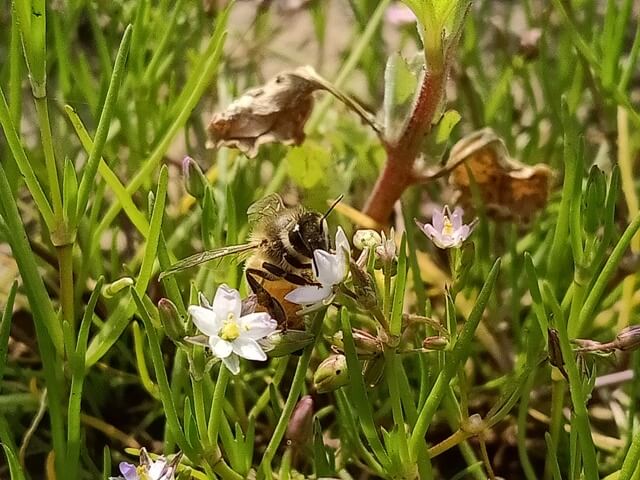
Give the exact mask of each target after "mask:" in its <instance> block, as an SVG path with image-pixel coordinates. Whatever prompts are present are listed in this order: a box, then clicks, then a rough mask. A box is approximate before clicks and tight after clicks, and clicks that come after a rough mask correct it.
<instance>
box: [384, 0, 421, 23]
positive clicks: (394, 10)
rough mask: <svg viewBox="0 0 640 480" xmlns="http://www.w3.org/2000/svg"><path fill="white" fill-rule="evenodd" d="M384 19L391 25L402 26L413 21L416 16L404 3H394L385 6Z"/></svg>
mask: <svg viewBox="0 0 640 480" xmlns="http://www.w3.org/2000/svg"><path fill="white" fill-rule="evenodd" d="M385 20H386V21H387V22H388V23H389V24H391V25H396V26H402V25H408V24H411V23H415V22H416V16H415V15H414V14H413V12H412V11H411V9H410V8H409V7H407V6H406V5H404V4H402V3H394V4H393V5H390V6H389V7H388V8H387V11H386V12H385Z"/></svg>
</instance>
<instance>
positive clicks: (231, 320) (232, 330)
mask: <svg viewBox="0 0 640 480" xmlns="http://www.w3.org/2000/svg"><path fill="white" fill-rule="evenodd" d="M218 335H219V336H220V338H221V339H223V340H226V341H227V342H231V341H233V340H235V339H236V338H238V337H239V336H240V326H239V325H238V322H237V321H236V316H235V315H234V314H233V313H231V312H229V315H228V316H227V319H226V320H225V321H224V323H223V324H222V328H221V329H220V333H219V334H218Z"/></svg>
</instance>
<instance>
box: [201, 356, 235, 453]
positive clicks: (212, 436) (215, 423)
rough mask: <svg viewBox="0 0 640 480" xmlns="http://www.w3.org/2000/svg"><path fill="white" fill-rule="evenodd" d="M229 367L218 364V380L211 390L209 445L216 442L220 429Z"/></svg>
mask: <svg viewBox="0 0 640 480" xmlns="http://www.w3.org/2000/svg"><path fill="white" fill-rule="evenodd" d="M229 373H230V372H229V369H228V368H227V367H225V366H224V365H223V364H220V371H219V372H218V381H217V382H216V388H215V390H214V391H213V400H212V402H211V412H210V413H209V425H208V428H207V432H208V437H209V442H210V443H211V445H217V444H218V431H219V429H220V416H221V415H222V407H223V406H224V395H225V393H226V391H227V384H228V383H229Z"/></svg>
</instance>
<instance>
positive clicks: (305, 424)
mask: <svg viewBox="0 0 640 480" xmlns="http://www.w3.org/2000/svg"><path fill="white" fill-rule="evenodd" d="M312 435H313V398H311V395H305V396H304V397H302V398H301V399H300V400H299V401H298V403H297V404H296V407H295V408H294V410H293V413H292V414H291V419H290V420H289V425H288V426H287V433H286V434H285V437H284V438H285V439H286V442H287V445H290V446H293V447H295V448H304V446H305V445H306V444H307V443H309V441H310V440H311V438H312Z"/></svg>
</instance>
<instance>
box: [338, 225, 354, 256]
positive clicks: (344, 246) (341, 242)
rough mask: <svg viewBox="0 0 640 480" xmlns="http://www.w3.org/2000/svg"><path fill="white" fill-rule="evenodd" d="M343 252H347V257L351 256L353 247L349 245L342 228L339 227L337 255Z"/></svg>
mask: <svg viewBox="0 0 640 480" xmlns="http://www.w3.org/2000/svg"><path fill="white" fill-rule="evenodd" d="M341 251H345V252H346V253H347V255H350V252H351V245H349V240H348V239H347V235H346V234H345V233H344V230H343V229H342V227H338V231H337V232H336V253H338V252H341Z"/></svg>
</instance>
